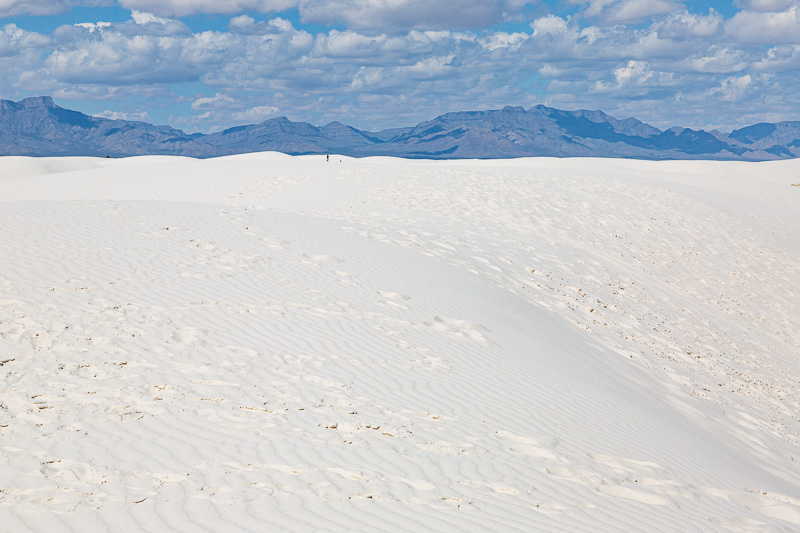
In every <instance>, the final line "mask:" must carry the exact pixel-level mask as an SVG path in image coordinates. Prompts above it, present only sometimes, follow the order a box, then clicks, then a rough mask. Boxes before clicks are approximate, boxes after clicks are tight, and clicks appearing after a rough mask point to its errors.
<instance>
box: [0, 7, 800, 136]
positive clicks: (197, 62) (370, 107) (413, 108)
mask: <svg viewBox="0 0 800 533" xmlns="http://www.w3.org/2000/svg"><path fill="white" fill-rule="evenodd" d="M0 71H1V72H3V76H2V77H0V98H2V99H6V100H19V99H22V98H25V97H28V96H39V95H52V96H53V97H54V98H55V100H56V103H58V104H59V105H62V106H64V107H68V108H71V109H77V110H80V111H83V112H84V113H87V114H91V115H97V116H104V117H108V118H127V119H133V120H145V121H148V122H153V123H158V124H170V125H173V126H175V127H178V128H181V129H183V130H185V131H187V132H196V131H203V132H209V131H217V130H220V129H223V128H227V127H231V126H235V125H240V124H250V123H255V122H261V121H263V120H266V119H269V118H273V117H276V116H287V117H289V118H290V119H292V120H298V121H308V122H311V123H314V124H319V125H322V124H326V123H328V122H330V121H333V120H339V121H341V122H345V123H347V124H351V125H354V126H357V127H360V128H364V129H373V130H375V129H382V128H387V127H397V126H410V125H414V124H416V123H417V122H419V121H421V120H426V119H431V118H433V117H435V116H437V115H439V114H442V113H445V112H449V111H458V110H474V109H496V108H500V107H502V106H504V105H522V106H525V107H530V106H532V105H535V104H540V103H541V104H545V105H549V106H552V107H557V108H560V109H570V110H571V109H581V108H582V109H601V110H603V111H605V112H607V113H609V114H611V115H613V116H616V117H618V118H625V117H629V116H635V117H637V118H639V119H641V120H644V121H645V122H648V123H650V124H653V125H654V126H657V127H661V128H666V127H670V126H674V125H681V126H686V127H695V128H705V129H711V128H717V129H720V130H726V131H727V130H731V129H733V128H736V127H741V126H745V125H749V124H753V123H756V122H774V121H779V120H800V91H798V89H797V87H800V0H733V1H731V2H721V1H712V0H708V1H679V0H549V1H542V0H537V1H526V0H116V1H115V0H0Z"/></svg>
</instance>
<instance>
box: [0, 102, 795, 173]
mask: <svg viewBox="0 0 800 533" xmlns="http://www.w3.org/2000/svg"><path fill="white" fill-rule="evenodd" d="M259 151H278V152H284V153H287V154H292V155H300V154H326V153H335V154H342V155H348V156H354V157H363V156H372V155H391V156H396V157H407V158H429V159H466V158H481V159H492V158H512V157H526V156H555V157H623V158H636V159H719V160H746V161H764V160H773V159H789V158H794V157H799V156H800V122H778V123H774V124H772V123H769V124H768V123H762V124H755V125H752V126H747V127H745V128H741V129H737V130H734V131H732V132H730V133H722V132H719V131H716V130H713V131H705V130H693V129H688V128H680V127H674V128H670V129H668V130H660V129H658V128H655V127H653V126H650V125H649V124H645V123H644V122H641V121H639V120H637V119H635V118H626V119H624V120H619V119H616V118H614V117H612V116H609V115H607V114H605V113H603V112H602V111H587V110H579V111H562V110H559V109H553V108H550V107H546V106H543V105H537V106H534V107H531V108H530V109H524V108H522V107H511V106H506V107H504V108H503V109H499V110H490V111H463V112H457V113H447V114H444V115H441V116H439V117H437V118H435V119H433V120H430V121H425V122H421V123H419V124H417V125H416V126H414V127H407V128H392V129H388V130H383V131H378V132H367V131H361V130H359V129H356V128H353V127H351V126H347V125H345V124H341V123H339V122H331V123H330V124H327V125H325V126H321V127H318V126H314V125H311V124H308V123H306V122H293V121H291V120H289V119H287V118H286V117H280V118H274V119H270V120H266V121H264V122H261V123H259V124H252V125H248V126H238V127H235V128H230V129H227V130H224V131H220V132H217V133H211V134H193V135H188V134H186V133H185V132H183V131H181V130H178V129H175V128H172V127H170V126H154V125H152V124H149V123H146V122H139V121H129V120H112V119H106V118H100V117H92V116H88V115H85V114H83V113H80V112H78V111H72V110H69V109H65V108H62V107H60V106H58V105H56V104H55V102H53V99H52V98H51V97H49V96H41V97H34V98H26V99H24V100H21V101H19V102H12V101H10V100H0V155H29V156H69V155H73V156H75V155H88V156H101V157H102V156H111V157H123V156H132V155H144V154H165V155H184V156H191V157H201V158H205V157H216V156H222V155H231V154H239V153H246V152H259Z"/></svg>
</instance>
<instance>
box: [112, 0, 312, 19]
mask: <svg viewBox="0 0 800 533" xmlns="http://www.w3.org/2000/svg"><path fill="white" fill-rule="evenodd" d="M297 2H298V0H119V4H120V6H122V7H124V8H125V9H131V10H136V11H142V12H146V13H154V14H156V15H161V16H176V17H183V16H186V15H196V14H198V13H204V14H209V15H234V14H237V13H243V12H247V11H257V12H261V13H270V12H281V11H285V10H286V9H289V8H292V7H295V6H296V5H297Z"/></svg>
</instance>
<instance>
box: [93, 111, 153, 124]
mask: <svg viewBox="0 0 800 533" xmlns="http://www.w3.org/2000/svg"><path fill="white" fill-rule="evenodd" d="M92 116H93V117H98V118H108V119H111V120H138V121H145V122H146V121H147V120H148V119H149V118H150V117H149V115H148V114H147V111H134V112H131V113H125V112H123V111H109V110H106V111H103V112H101V113H96V114H94V115H92Z"/></svg>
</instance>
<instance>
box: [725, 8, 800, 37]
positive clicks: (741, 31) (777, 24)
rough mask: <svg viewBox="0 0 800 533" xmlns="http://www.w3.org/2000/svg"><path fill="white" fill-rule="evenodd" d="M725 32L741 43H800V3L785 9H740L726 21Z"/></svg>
mask: <svg viewBox="0 0 800 533" xmlns="http://www.w3.org/2000/svg"><path fill="white" fill-rule="evenodd" d="M725 32H726V33H727V34H728V36H730V37H732V38H733V39H734V40H736V41H738V42H740V43H767V44H783V43H800V4H797V3H794V4H793V5H791V6H789V7H788V8H787V9H785V10H784V11H740V12H738V13H736V14H735V15H734V16H733V18H731V19H730V20H728V21H727V22H726V23H725Z"/></svg>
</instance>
